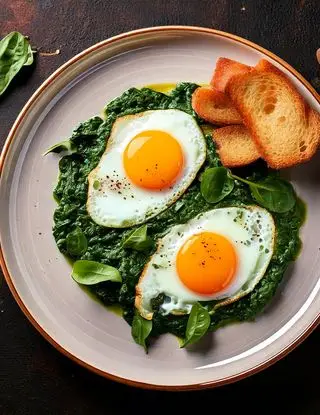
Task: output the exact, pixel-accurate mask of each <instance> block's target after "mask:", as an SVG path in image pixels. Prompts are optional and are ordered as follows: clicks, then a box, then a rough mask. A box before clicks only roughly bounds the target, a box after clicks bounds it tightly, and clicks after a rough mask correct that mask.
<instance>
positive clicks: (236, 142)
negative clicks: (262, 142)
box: [212, 125, 260, 167]
mask: <svg viewBox="0 0 320 415" xmlns="http://www.w3.org/2000/svg"><path fill="white" fill-rule="evenodd" d="M212 137H213V140H214V141H215V143H216V145H217V149H218V153H219V157H220V160H221V162H222V164H223V165H224V166H225V167H241V166H246V165H247V164H250V163H253V162H254V161H256V160H258V159H259V158H260V154H259V151H258V149H257V146H256V144H255V142H254V141H253V139H252V137H251V135H250V133H249V131H248V130H247V128H246V127H245V126H244V125H228V126H226V127H222V128H218V129H216V130H214V131H213V133H212Z"/></svg>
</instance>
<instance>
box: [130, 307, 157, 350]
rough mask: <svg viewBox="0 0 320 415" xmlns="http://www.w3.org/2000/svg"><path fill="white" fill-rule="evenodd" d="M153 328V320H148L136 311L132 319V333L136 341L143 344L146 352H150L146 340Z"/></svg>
mask: <svg viewBox="0 0 320 415" xmlns="http://www.w3.org/2000/svg"><path fill="white" fill-rule="evenodd" d="M151 330H152V320H146V319H144V318H143V317H141V316H140V314H139V313H138V312H136V313H135V315H134V317H133V321H132V327H131V334H132V337H133V339H134V341H135V342H136V343H137V344H139V345H140V346H142V347H143V348H144V350H145V352H146V353H147V352H148V349H147V345H146V340H147V338H148V336H149V334H150V333H151Z"/></svg>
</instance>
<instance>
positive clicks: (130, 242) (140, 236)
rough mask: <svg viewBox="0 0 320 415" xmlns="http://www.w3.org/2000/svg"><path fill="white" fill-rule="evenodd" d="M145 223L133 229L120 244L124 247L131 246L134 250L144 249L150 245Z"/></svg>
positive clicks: (150, 241)
mask: <svg viewBox="0 0 320 415" xmlns="http://www.w3.org/2000/svg"><path fill="white" fill-rule="evenodd" d="M147 230H148V227H147V225H142V226H140V227H139V228H137V229H135V230H134V231H133V232H131V233H130V235H129V236H128V237H127V238H126V239H125V241H124V242H123V244H122V246H123V247H124V248H131V249H134V250H136V251H145V250H147V249H148V248H150V246H151V245H152V239H151V238H150V236H148V235H147Z"/></svg>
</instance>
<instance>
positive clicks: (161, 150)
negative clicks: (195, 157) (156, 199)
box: [123, 130, 184, 190]
mask: <svg viewBox="0 0 320 415" xmlns="http://www.w3.org/2000/svg"><path fill="white" fill-rule="evenodd" d="M183 162H184V160H183V152H182V148H181V146H180V144H179V143H178V141H177V140H176V139H175V138H174V137H172V135H170V134H168V133H166V132H164V131H158V130H149V131H143V132H141V133H139V134H137V135H136V136H135V137H133V139H132V140H131V141H130V142H129V144H128V145H127V147H126V149H125V151H124V154H123V164H124V168H125V171H126V174H127V177H128V178H129V179H130V180H131V181H132V182H133V183H134V184H136V185H137V186H139V187H143V188H145V189H152V190H161V189H164V188H167V187H169V186H171V185H172V184H173V183H174V182H175V181H176V179H177V178H178V176H179V175H180V173H181V170H182V168H183Z"/></svg>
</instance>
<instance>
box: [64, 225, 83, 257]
mask: <svg viewBox="0 0 320 415" xmlns="http://www.w3.org/2000/svg"><path fill="white" fill-rule="evenodd" d="M66 244H67V251H68V252H69V254H70V255H83V254H84V253H85V252H86V250H87V248H88V241H87V238H86V235H85V234H84V233H83V232H82V230H81V229H80V228H79V227H77V228H76V229H74V230H73V231H72V232H70V233H68V235H67V237H66Z"/></svg>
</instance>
